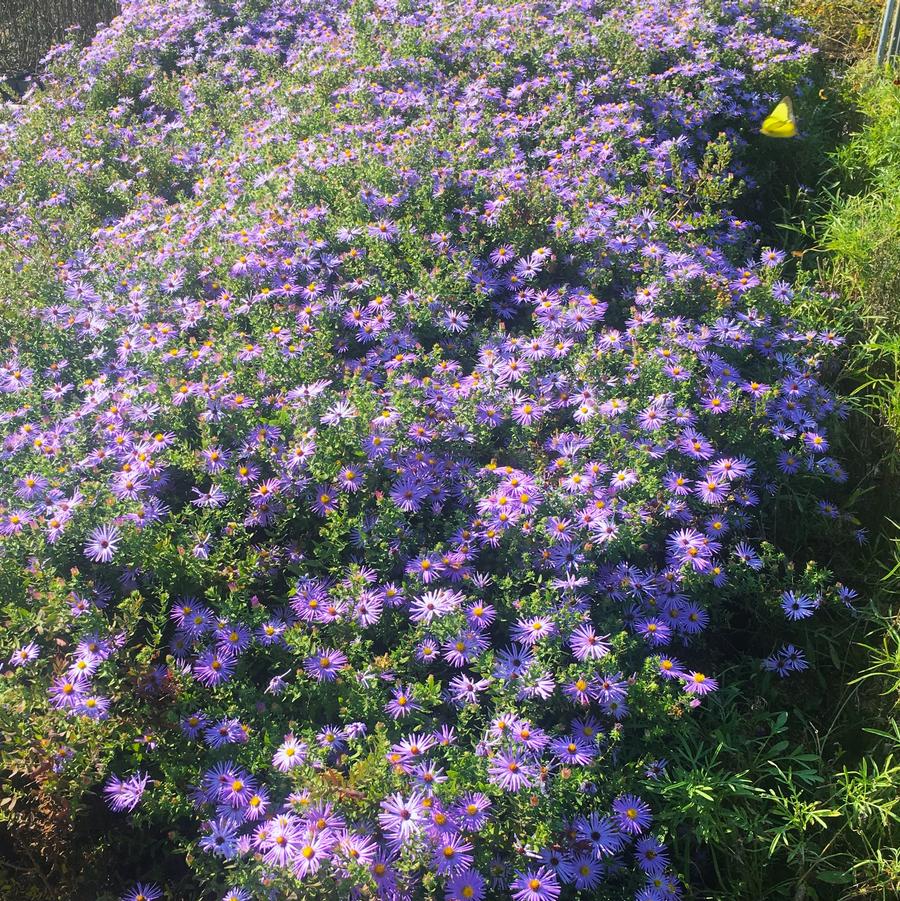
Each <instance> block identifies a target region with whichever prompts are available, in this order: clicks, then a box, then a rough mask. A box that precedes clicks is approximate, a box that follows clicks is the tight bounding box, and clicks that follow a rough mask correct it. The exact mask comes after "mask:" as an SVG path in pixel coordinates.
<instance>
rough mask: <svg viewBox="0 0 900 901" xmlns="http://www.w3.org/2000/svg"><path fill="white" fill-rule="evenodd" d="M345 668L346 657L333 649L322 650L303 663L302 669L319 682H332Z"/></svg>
mask: <svg viewBox="0 0 900 901" xmlns="http://www.w3.org/2000/svg"><path fill="white" fill-rule="evenodd" d="M345 666H347V656H346V655H345V654H343V653H341V651H336V650H335V649H334V648H323V649H322V650H320V651H317V652H316V653H315V654H314V655H313V656H312V657H307V659H306V660H305V661H304V662H303V669H304V670H306V672H307V673H309V675H310V676H312V677H313V678H314V679H316V680H317V681H319V682H334V680H335V679H336V678H337V675H338V673H339V672H340V670H342V669H343V668H344V667H345Z"/></svg>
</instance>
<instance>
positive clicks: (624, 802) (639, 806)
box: [613, 795, 653, 835]
mask: <svg viewBox="0 0 900 901" xmlns="http://www.w3.org/2000/svg"><path fill="white" fill-rule="evenodd" d="M613 813H614V815H615V819H616V824H617V825H618V827H619V829H621V830H622V831H623V832H627V833H629V834H631V835H640V834H641V833H642V832H644V831H645V830H646V829H647V827H648V826H649V825H650V823H651V821H652V819H653V817H652V816H651V815H650V805H649V804H647V803H646V802H644V801H642V800H641V799H640V798H638V797H636V796H635V795H622V796H621V797H620V798H616V800H615V801H613Z"/></svg>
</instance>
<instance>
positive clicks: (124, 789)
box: [103, 772, 150, 813]
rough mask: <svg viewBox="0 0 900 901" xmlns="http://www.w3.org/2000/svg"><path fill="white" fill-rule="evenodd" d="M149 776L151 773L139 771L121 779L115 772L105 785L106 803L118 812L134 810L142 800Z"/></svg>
mask: <svg viewBox="0 0 900 901" xmlns="http://www.w3.org/2000/svg"><path fill="white" fill-rule="evenodd" d="M149 778H150V776H149V774H147V773H141V772H137V773H135V774H134V775H132V776H129V777H128V778H127V779H120V778H119V777H118V776H116V775H115V773H113V774H112V775H111V776H110V777H109V779H108V780H107V781H106V785H105V786H104V787H103V794H104V795H106V803H107V804H108V805H109V806H110V809H112V810H114V811H116V812H117V813H121V812H122V811H125V810H134V808H135V807H137V806H138V804H139V803H140V801H141V797H142V796H143V794H144V789H145V788H146V787H147V781H148V780H149Z"/></svg>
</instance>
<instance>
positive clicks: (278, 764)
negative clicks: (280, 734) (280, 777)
mask: <svg viewBox="0 0 900 901" xmlns="http://www.w3.org/2000/svg"><path fill="white" fill-rule="evenodd" d="M306 751H307V747H306V744H305V743H304V742H302V741H298V740H297V739H296V738H294V736H293V735H286V736H285V737H284V741H283V742H282V744H281V745H280V746H279V748H278V750H277V751H276V752H275V756H274V757H273V758H272V766H274V767H275V768H276V769H278V770H281V771H282V772H283V773H286V772H287V771H288V770H292V769H293V768H294V767H297V766H300V765H301V764H303V763H304V762H305V760H306Z"/></svg>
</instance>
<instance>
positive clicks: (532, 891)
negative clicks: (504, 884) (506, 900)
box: [510, 867, 560, 901]
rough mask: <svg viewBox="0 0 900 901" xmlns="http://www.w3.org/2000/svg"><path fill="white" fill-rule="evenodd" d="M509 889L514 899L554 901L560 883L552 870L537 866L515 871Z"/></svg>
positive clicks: (520, 900) (522, 900) (516, 900)
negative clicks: (514, 876)
mask: <svg viewBox="0 0 900 901" xmlns="http://www.w3.org/2000/svg"><path fill="white" fill-rule="evenodd" d="M510 891H511V892H512V896H513V898H514V899H515V901H556V899H557V898H558V897H559V893H560V885H559V880H558V879H557V878H556V874H555V873H554V872H553V871H552V870H549V869H547V867H537V868H533V869H528V870H524V871H521V872H517V873H516V878H515V879H514V880H513V881H512V884H511V885H510Z"/></svg>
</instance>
